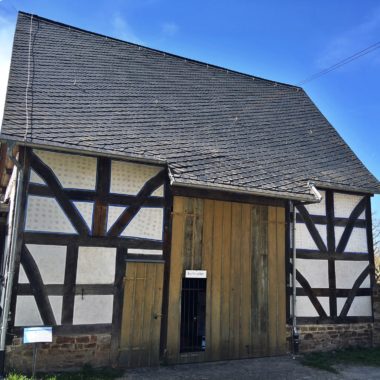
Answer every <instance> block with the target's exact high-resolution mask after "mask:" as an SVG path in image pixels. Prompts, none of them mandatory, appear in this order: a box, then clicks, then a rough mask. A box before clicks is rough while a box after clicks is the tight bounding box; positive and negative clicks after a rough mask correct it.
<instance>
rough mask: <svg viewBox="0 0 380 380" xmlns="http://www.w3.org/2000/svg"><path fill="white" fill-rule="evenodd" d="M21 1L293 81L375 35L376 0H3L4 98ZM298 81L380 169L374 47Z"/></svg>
mask: <svg viewBox="0 0 380 380" xmlns="http://www.w3.org/2000/svg"><path fill="white" fill-rule="evenodd" d="M18 10H23V11H26V12H30V13H34V14H38V15H40V16H43V17H47V18H51V19H53V20H57V21H60V22H63V23H67V24H71V25H74V26H77V27H80V28H83V29H88V30H91V31H94V32H98V33H102V34H106V35H110V36H114V37H117V38H121V39H124V40H127V41H131V42H136V43H140V44H143V45H146V46H149V47H153V48H156V49H160V50H165V51H168V52H171V53H175V54H179V55H182V56H186V57H189V58H193V59H198V60H201V61H205V62H209V63H213V64H216V65H220V66H224V67H228V68H231V69H234V70H238V71H242V72H246V73H249V74H253V75H257V76H261V77H264V78H269V79H272V80H277V81H281V82H287V83H292V84H297V83H299V82H300V81H301V80H302V79H304V78H305V77H308V76H310V75H311V74H314V73H315V72H318V71H320V70H322V69H324V68H326V67H328V66H330V65H332V64H334V63H336V62H338V61H340V60H341V59H344V58H346V57H348V56H350V55H351V54H353V53H356V52H357V51H359V50H362V49H364V48H366V47H368V46H369V45H371V44H374V43H376V42H378V41H380V2H379V1H369V0H367V1H366V0H362V1H360V2H358V1H356V0H346V1H344V2H342V1H340V0H339V1H338V0H330V1H324V0H320V1H318V2H308V1H304V0H298V1H297V0H293V1H286V2H285V1H280V0H278V1H271V0H266V1H248V0H246V1H242V0H235V1H222V0H219V1H211V0H210V1H206V0H203V1H198V0H192V1H178V0H177V1H164V0H130V1H128V0H125V1H121V0H112V1H110V0H91V1H85V0H82V1H79V0H76V1H71V0H66V1H65V0H61V1H51V0H50V1H49V0H33V1H31V0H30V1H26V0H0V103H3V101H4V94H5V87H6V81H7V75H8V74H7V70H8V66H9V58H10V51H11V44H12V38H13V32H14V26H15V21H16V15H17V11H18ZM304 88H305V90H306V91H307V92H308V94H309V95H310V96H311V98H312V99H313V101H314V102H315V103H316V104H317V106H318V107H319V108H320V110H321V111H322V112H323V113H324V115H325V116H326V117H327V119H328V120H329V121H330V122H331V123H332V124H333V125H334V127H335V128H336V129H337V130H338V132H339V133H340V135H341V136H342V137H343V138H344V139H345V141H346V142H347V143H348V144H349V145H350V146H351V148H352V149H353V150H354V152H355V153H356V154H357V155H358V156H359V158H360V159H361V160H362V161H363V162H364V164H365V165H366V166H367V167H368V168H369V169H370V170H371V172H372V173H373V174H375V176H376V177H377V178H380V90H379V89H380V49H377V50H376V51H374V52H372V53H370V54H368V55H366V56H364V57H362V58H360V59H358V60H356V61H354V62H352V63H350V64H348V65H346V66H343V67H341V68H340V69H338V70H335V71H333V72H331V73H330V74H328V75H325V76H323V77H321V78H319V79H317V80H315V81H312V82H310V83H308V84H306V85H305V86H304ZM1 112H2V110H1V106H0V113H1ZM373 209H374V210H375V211H376V212H377V214H378V216H380V196H376V197H375V199H374V201H373Z"/></svg>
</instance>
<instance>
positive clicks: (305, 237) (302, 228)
mask: <svg viewBox="0 0 380 380" xmlns="http://www.w3.org/2000/svg"><path fill="white" fill-rule="evenodd" d="M315 227H316V228H317V230H318V232H319V234H320V235H321V238H322V240H323V242H324V243H325V245H326V246H327V230H326V226H324V225H321V224H316V225H315ZM296 247H297V248H298V249H311V250H318V247H317V245H316V244H315V242H314V240H313V238H312V237H311V235H310V232H309V230H308V229H307V227H306V225H305V224H304V223H297V225H296Z"/></svg>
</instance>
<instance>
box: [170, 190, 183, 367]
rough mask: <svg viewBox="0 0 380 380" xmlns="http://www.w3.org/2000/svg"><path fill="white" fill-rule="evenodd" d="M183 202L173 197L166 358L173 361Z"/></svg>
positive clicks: (177, 323)
mask: <svg viewBox="0 0 380 380" xmlns="http://www.w3.org/2000/svg"><path fill="white" fill-rule="evenodd" d="M184 203H185V198H183V197H175V198H174V204H173V227H172V231H173V234H172V249H171V264H170V282H169V304H168V337H167V359H168V360H169V361H173V362H175V361H177V360H178V357H179V348H180V323H181V315H180V313H181V288H182V271H183V249H184V248H183V241H184V231H185V216H184V206H185V205H184Z"/></svg>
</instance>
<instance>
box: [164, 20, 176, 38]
mask: <svg viewBox="0 0 380 380" xmlns="http://www.w3.org/2000/svg"><path fill="white" fill-rule="evenodd" d="M178 30H179V27H178V25H177V24H175V23H174V22H166V23H164V24H162V25H161V33H162V34H163V36H164V37H171V36H174V35H175V34H177V32H178Z"/></svg>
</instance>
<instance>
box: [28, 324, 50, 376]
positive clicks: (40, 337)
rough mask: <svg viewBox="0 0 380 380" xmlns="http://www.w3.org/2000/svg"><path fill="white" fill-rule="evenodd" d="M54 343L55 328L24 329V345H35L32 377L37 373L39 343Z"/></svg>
mask: <svg viewBox="0 0 380 380" xmlns="http://www.w3.org/2000/svg"><path fill="white" fill-rule="evenodd" d="M52 341H53V328H52V327H46V326H41V327H25V328H24V338H23V342H24V344H27V343H32V344H33V368H32V376H33V378H34V375H35V373H36V362H37V343H51V342H52Z"/></svg>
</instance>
